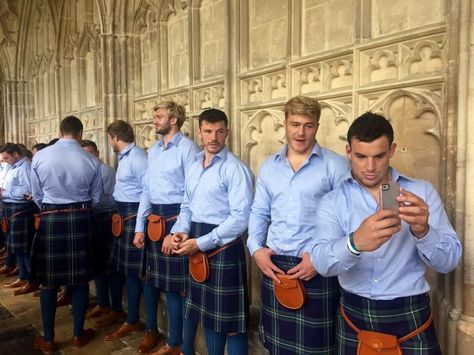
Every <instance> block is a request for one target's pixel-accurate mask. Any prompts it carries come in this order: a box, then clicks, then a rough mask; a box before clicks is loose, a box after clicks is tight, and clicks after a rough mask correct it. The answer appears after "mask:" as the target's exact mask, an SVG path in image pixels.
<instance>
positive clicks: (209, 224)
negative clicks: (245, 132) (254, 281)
mask: <svg viewBox="0 0 474 355" xmlns="http://www.w3.org/2000/svg"><path fill="white" fill-rule="evenodd" d="M228 135H229V128H228V120H227V116H226V114H225V113H224V112H222V111H220V110H217V109H208V110H205V111H204V112H202V113H201V114H200V115H199V136H200V137H201V140H202V143H203V147H204V150H203V151H202V152H200V153H198V154H197V155H196V157H195V159H194V161H193V163H192V164H191V166H190V167H189V170H188V172H187V174H186V181H185V192H184V199H183V203H182V204H181V211H180V214H179V217H178V220H177V222H176V224H175V225H174V226H173V228H172V230H171V233H174V234H175V236H174V238H173V244H172V245H173V249H174V250H173V252H174V253H176V254H179V255H194V256H198V257H201V260H202V255H201V254H198V253H197V252H204V253H205V254H206V255H207V259H209V260H208V263H209V269H208V270H209V275H208V277H205V278H197V279H198V280H200V282H198V281H196V280H195V279H193V278H190V286H189V291H188V295H187V299H186V309H185V318H186V320H185V322H186V323H187V322H190V323H191V324H198V323H199V324H201V325H202V326H203V328H204V335H205V338H206V344H207V349H208V353H209V354H224V348H225V344H226V342H228V345H227V349H228V353H229V354H246V353H247V347H248V345H247V322H248V290H247V275H246V268H245V265H246V264H245V253H244V247H243V243H242V240H241V238H240V237H241V235H242V234H243V233H244V232H245V230H246V229H247V223H248V216H249V212H250V204H251V202H252V190H253V183H252V174H251V172H250V170H249V169H248V167H247V166H246V165H245V164H244V163H243V162H242V161H241V160H240V159H239V158H237V157H236V156H235V155H234V154H232V153H231V152H230V151H229V149H228V148H227V147H226V146H225V141H226V138H227V136H228ZM191 258H192V256H191ZM193 260H195V259H193ZM201 265H202V264H201ZM188 329H192V326H190V327H189V328H188ZM185 330H186V327H185ZM187 337H191V339H192V340H191V341H194V334H187V332H185V334H184V338H185V339H184V343H185V344H187V343H188V341H190V340H189V339H187ZM184 353H185V355H188V354H191V353H190V352H189V350H187V349H184Z"/></svg>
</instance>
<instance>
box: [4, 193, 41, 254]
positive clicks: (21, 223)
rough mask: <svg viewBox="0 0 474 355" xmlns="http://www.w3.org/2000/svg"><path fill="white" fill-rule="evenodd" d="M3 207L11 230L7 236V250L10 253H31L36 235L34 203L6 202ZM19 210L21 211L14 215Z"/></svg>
mask: <svg viewBox="0 0 474 355" xmlns="http://www.w3.org/2000/svg"><path fill="white" fill-rule="evenodd" d="M3 209H4V216H5V217H9V218H8V224H9V230H8V232H7V234H6V236H5V237H6V239H5V243H6V247H7V250H8V251H9V252H10V253H18V252H23V253H30V251H31V242H32V240H33V236H34V227H33V211H34V210H33V204H32V203H13V202H4V203H3ZM22 211H24V212H22ZM19 212H21V213H20V214H18V215H16V216H13V215H14V214H15V213H19Z"/></svg>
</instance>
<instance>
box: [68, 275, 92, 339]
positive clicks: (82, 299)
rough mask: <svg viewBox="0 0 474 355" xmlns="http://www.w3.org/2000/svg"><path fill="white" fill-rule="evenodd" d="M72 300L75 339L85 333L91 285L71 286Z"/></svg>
mask: <svg viewBox="0 0 474 355" xmlns="http://www.w3.org/2000/svg"><path fill="white" fill-rule="evenodd" d="M69 290H70V292H71V298H72V313H73V316H74V327H73V334H74V336H75V337H78V336H81V335H82V333H84V321H85V319H86V311H87V307H88V306H89V284H85V285H76V286H69Z"/></svg>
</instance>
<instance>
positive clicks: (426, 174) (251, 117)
mask: <svg viewBox="0 0 474 355" xmlns="http://www.w3.org/2000/svg"><path fill="white" fill-rule="evenodd" d="M473 16H474V2H473V1H472V0H466V1H460V0H450V1H446V0H430V1H428V0H420V1H409V0H399V1H391V0H390V1H389V0H350V1H348V0H292V1H289V0H240V1H233V0H140V1H139V0H116V1H111V0H84V1H75V0H56V1H51V0H49V1H48V0H18V1H10V0H0V22H1V25H2V26H0V67H1V71H0V81H1V82H2V87H1V91H0V92H1V95H2V97H3V100H2V105H3V115H2V117H1V118H0V121H1V120H3V122H4V127H5V129H4V130H3V131H2V132H0V139H1V140H5V141H20V142H25V143H26V144H27V145H29V146H31V145H33V144H35V143H38V142H48V141H49V140H50V139H52V138H55V137H57V136H58V123H59V122H60V119H61V118H62V117H64V116H66V115H69V114H73V115H77V116H78V117H80V118H81V119H82V120H83V122H84V125H85V132H84V134H85V137H86V138H88V139H92V140H95V141H96V142H97V143H98V146H99V149H100V151H101V156H102V158H103V159H105V160H106V161H108V162H109V163H111V164H113V163H114V159H115V158H114V155H113V154H112V153H111V151H110V150H109V149H108V148H107V137H106V135H105V134H104V129H105V127H106V126H107V124H108V123H110V122H112V121H114V120H116V119H125V120H128V121H129V122H130V123H131V124H132V125H133V127H134V129H135V132H136V136H137V143H138V145H140V146H142V147H144V148H149V147H151V146H152V145H153V144H154V142H155V141H156V136H155V134H154V131H153V127H152V125H151V123H152V108H153V106H154V105H155V104H156V103H157V102H159V101H161V100H165V99H172V100H176V101H178V102H179V103H181V104H183V105H184V106H185V107H186V110H187V112H188V114H189V120H187V122H186V123H185V125H184V127H183V130H184V131H185V132H186V134H188V135H189V136H191V137H193V138H195V139H196V141H197V142H198V139H197V138H196V131H197V122H196V117H197V115H198V114H199V113H200V112H201V110H202V109H204V108H207V107H218V108H221V109H223V110H225V111H226V112H227V113H228V114H229V116H230V119H231V128H232V130H231V132H232V136H231V140H230V143H229V145H230V146H231V148H232V150H233V151H235V152H236V153H237V154H238V155H240V156H241V157H242V159H243V160H244V161H246V162H247V163H248V164H249V166H250V167H251V169H252V170H253V172H254V173H255V174H257V173H258V169H259V167H260V165H261V164H262V162H263V160H264V159H265V158H267V157H268V156H269V155H271V154H273V153H275V152H276V151H277V150H278V149H279V148H280V147H281V146H282V145H283V144H284V143H285V138H284V131H283V127H282V123H283V119H284V117H283V112H282V108H283V105H284V103H285V101H286V100H288V99H289V98H290V97H292V96H294V95H298V94H305V95H309V96H313V97H317V98H318V99H319V100H320V102H321V106H322V116H321V121H320V128H319V132H318V136H317V138H318V141H319V142H320V143H321V144H322V145H323V146H326V147H328V148H330V149H332V150H334V151H336V152H338V153H340V154H342V155H344V153H345V135H346V131H347V128H348V126H349V125H350V123H351V122H352V121H353V120H354V118H355V117H357V116H358V115H360V114H361V113H363V112H365V111H367V110H372V111H376V112H380V113H383V114H384V115H386V116H387V117H389V118H390V120H391V122H392V123H393V125H394V127H395V130H396V141H397V143H398V151H397V153H396V155H395V157H394V160H393V164H394V166H395V167H396V168H397V169H399V170H400V171H402V172H404V173H407V174H410V175H412V176H415V177H419V178H424V179H428V180H429V181H431V182H432V183H433V185H434V186H435V187H436V188H437V189H438V191H439V192H440V195H441V196H442V198H443V201H444V202H445V204H446V207H447V210H448V214H449V216H450V217H451V218H452V221H453V223H454V224H455V226H456V229H457V231H458V232H459V234H460V237H461V239H462V240H463V245H464V251H465V254H464V261H463V264H462V265H461V266H460V267H459V271H457V272H455V273H452V274H451V275H449V276H447V277H445V276H440V275H437V274H435V273H429V275H428V278H429V281H430V284H431V286H432V288H433V291H432V295H433V306H434V309H435V314H436V316H437V323H438V330H439V331H438V333H439V334H440V339H441V340H442V343H443V347H444V350H445V353H448V354H461V353H463V351H464V350H463V349H468V348H469V344H471V345H472V341H474V340H473V339H474V338H473V336H472V333H473V332H472V328H473V317H474V307H473V303H472V294H473V291H472V289H473V287H472V285H473V284H474V276H473V275H474V267H473V264H474V252H473V250H474V248H473V239H472V237H471V236H472V234H473V233H472V232H473V231H472V228H473V225H474V223H473V222H472V218H473V215H474V203H473V197H472V196H474V193H473V191H472V187H471V186H472V185H473V184H472V176H473V174H474V168H473V167H474V160H473V158H472V157H473V156H474V154H473V152H472V149H473V147H474V142H473V138H472V136H473V135H472V132H474V126H473V123H472V122H474V120H473V119H472V118H473V117H474V104H473V102H474V94H473V93H474V90H473V89H474V69H473V68H474V66H473V64H472V63H473V58H474V46H472V44H473V43H474V28H473V26H474V25H473V24H472V21H471V18H472V17H473ZM249 271H250V273H249V275H250V283H251V302H252V307H253V309H255V310H256V309H258V302H259V299H260V289H259V283H260V273H259V272H258V270H256V268H255V266H254V265H249ZM255 314H256V313H255ZM252 321H253V323H252V324H255V319H253V320H252ZM254 339H256V338H254ZM200 341H201V345H202V339H201V340H200ZM201 348H202V347H201Z"/></svg>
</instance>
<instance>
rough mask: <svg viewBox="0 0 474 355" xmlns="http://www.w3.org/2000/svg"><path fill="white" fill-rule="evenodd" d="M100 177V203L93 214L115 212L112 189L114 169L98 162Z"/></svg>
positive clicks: (113, 186)
mask: <svg viewBox="0 0 474 355" xmlns="http://www.w3.org/2000/svg"><path fill="white" fill-rule="evenodd" d="M100 177H101V184H102V196H101V197H100V202H99V203H98V204H97V205H96V206H95V207H94V212H111V211H115V209H116V206H115V200H114V196H113V194H114V188H115V169H114V168H112V167H111V166H110V165H108V164H105V163H104V162H102V161H101V162H100Z"/></svg>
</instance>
